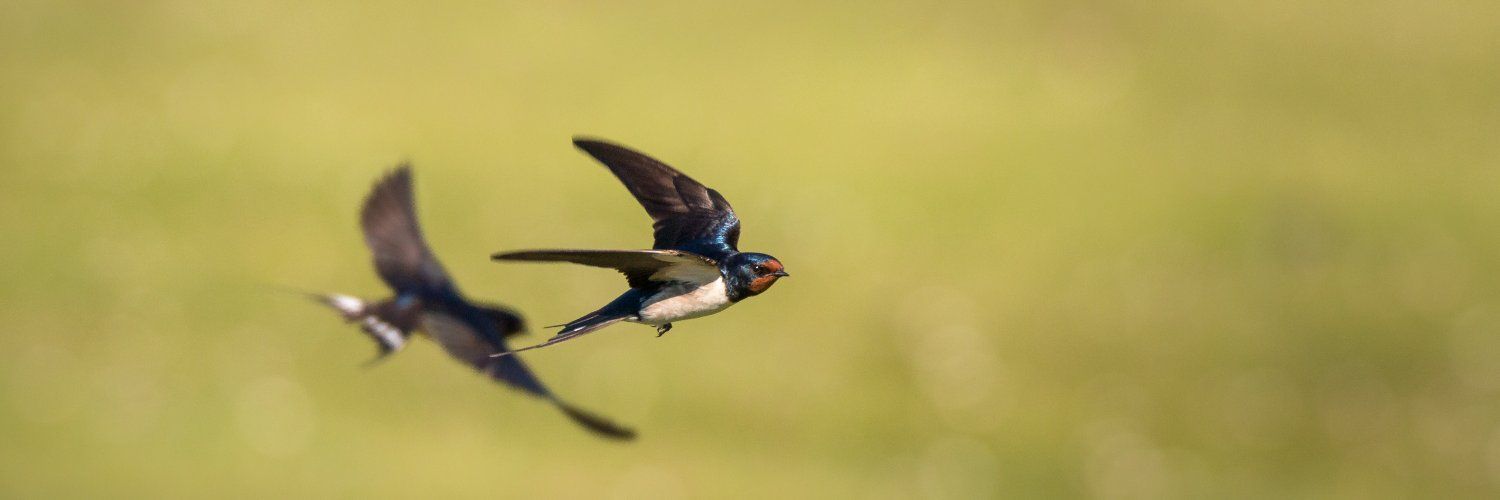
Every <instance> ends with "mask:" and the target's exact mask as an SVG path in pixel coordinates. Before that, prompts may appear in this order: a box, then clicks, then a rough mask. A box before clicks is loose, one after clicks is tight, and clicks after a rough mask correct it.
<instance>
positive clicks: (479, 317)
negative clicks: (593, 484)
mask: <svg viewBox="0 0 1500 500" xmlns="http://www.w3.org/2000/svg"><path fill="white" fill-rule="evenodd" d="M360 225H361V226H362V228H363V229H364V235H365V244H366V245H368V246H369V247H370V251H371V252H372V253H373V254H374V256H375V270H376V271H377V272H378V273H379V274H380V278H381V279H382V280H384V281H385V283H386V284H387V285H389V286H390V287H391V289H392V290H393V291H394V292H395V295H394V296H393V297H391V298H388V299H384V300H379V301H365V300H362V299H359V298H356V297H352V296H348V295H336V294H330V295H319V296H317V297H318V299H319V300H321V301H322V302H323V303H325V304H327V305H329V306H330V307H333V308H334V309H337V310H338V311H339V312H340V313H341V314H343V316H344V319H345V320H347V321H349V322H356V323H359V325H360V328H361V329H363V330H364V332H365V333H366V334H367V335H369V336H370V338H371V339H373V340H374V341H375V342H376V344H377V345H378V346H379V348H380V354H379V355H378V356H377V357H376V359H382V358H384V357H385V356H387V355H389V354H391V353H394V352H396V351H398V350H401V348H402V347H405V346H406V343H407V339H408V338H409V337H410V336H411V334H412V333H413V332H421V333H426V334H427V336H428V337H430V338H431V339H432V340H433V341H434V342H437V344H438V345H441V346H442V347H443V350H445V351H447V352H448V354H449V355H451V356H453V357H454V358H455V359H457V360H459V361H461V362H463V363H465V364H468V365H469V366H471V367H473V368H475V369H477V370H479V371H480V372H482V373H484V374H485V375H489V376H490V377H491V378H494V379H495V380H497V381H500V382H503V383H505V384H506V385H509V386H511V387H513V388H516V389H519V390H522V391H525V392H527V393H529V394H531V395H534V396H537V397H540V398H543V399H546V400H547V401H549V402H551V403H552V404H553V405H555V406H557V408H558V409H560V410H562V412H563V413H565V414H567V415H568V416H569V417H571V418H572V419H573V420H574V421H577V422H578V423H579V424H582V425H583V426H584V427H587V428H588V429H589V430H592V431H594V432H596V433H599V434H600V435H603V436H605V437H610V438H616V439H630V438H632V437H634V436H635V433H634V431H631V430H630V429H627V428H624V427H621V426H619V425H616V424H614V423H612V422H610V421H608V420H605V419H603V418H601V417H598V416H595V415H591V414H589V413H587V412H584V411H582V410H579V409H578V408H576V407H574V406H572V405H569V404H568V403H566V402H564V401H563V400H561V399H559V398H558V397H557V396H556V395H554V394H553V393H552V391H550V390H548V389H547V387H546V386H544V385H542V382H541V381H540V380H538V379H537V377H536V375H535V374H533V373H532V372H531V370H529V369H527V368H526V365H525V364H522V363H521V360H520V358H517V357H514V356H509V357H493V356H492V355H493V354H495V353H501V352H506V346H505V339H506V338H507V337H510V336H512V335H515V334H518V333H521V332H523V331H524V330H525V322H524V320H522V318H521V316H520V315H519V314H517V313H516V312H515V311H513V310H510V309H508V308H505V307H502V306H497V305H489V304H478V303H474V302H470V301H469V300H468V299H466V298H464V296H463V294H461V293H459V291H458V287H457V285H455V284H454V282H453V280H452V279H451V278H449V277H448V273H447V272H446V271H444V270H443V266H442V264H440V263H438V261H437V257H436V256H434V255H433V254H432V250H431V249H429V248H428V247H427V243H426V241H425V240H424V239H423V238H422V230H421V228H420V227H419V226H418V225H417V214H416V208H415V206H414V204H413V200H412V187H411V169H410V167H409V166H406V165H402V166H400V167H397V168H396V169H395V170H394V171H392V172H391V173H390V174H388V175H386V176H385V178H383V179H381V180H380V181H379V182H378V183H376V184H375V187H374V188H373V189H372V190H371V191H370V195H369V197H368V198H366V200H365V205H364V210H363V211H362V212H361V213H360Z"/></svg>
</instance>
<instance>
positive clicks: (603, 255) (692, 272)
mask: <svg viewBox="0 0 1500 500" xmlns="http://www.w3.org/2000/svg"><path fill="white" fill-rule="evenodd" d="M491 258H492V259H495V260H521V261H533V262H572V263H574V264H583V265H585V266H594V267H607V268H610V269H614V270H616V271H620V272H621V273H623V274H624V275H625V279H626V280H627V281H629V282H630V287H631V288H645V287H649V286H652V284H653V283H666V282H673V281H677V282H687V283H708V282H711V281H713V280H716V279H719V263H718V262H715V261H714V260H713V259H710V258H708V257H704V256H702V255H698V254H695V253H691V252H684V251H681V250H522V251H519V252H503V253H497V254H495V255H492V256H491Z"/></svg>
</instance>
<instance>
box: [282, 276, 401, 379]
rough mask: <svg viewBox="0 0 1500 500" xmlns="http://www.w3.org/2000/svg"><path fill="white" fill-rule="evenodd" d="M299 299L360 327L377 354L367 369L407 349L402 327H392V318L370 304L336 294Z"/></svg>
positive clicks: (308, 293)
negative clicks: (322, 306)
mask: <svg viewBox="0 0 1500 500" xmlns="http://www.w3.org/2000/svg"><path fill="white" fill-rule="evenodd" d="M300 293H301V294H302V295H304V296H306V297H307V298H309V299H311V300H313V301H314V302H318V303H321V304H323V305H326V306H328V307H331V308H333V309H334V310H335V311H338V313H339V315H341V316H343V317H344V321H348V322H350V323H359V329H360V330H361V331H363V332H364V333H365V336H367V337H369V338H370V340H372V341H374V342H375V347H376V348H377V352H376V354H375V358H374V359H371V360H370V361H368V362H366V363H365V365H366V366H369V365H372V364H375V363H377V362H379V361H381V360H384V359H385V357H386V356H390V355H391V354H395V353H396V351H400V350H401V349H402V348H403V347H406V338H407V337H408V336H409V335H410V334H409V332H407V331H406V330H405V329H403V328H402V327H401V326H399V325H397V324H395V322H393V321H392V320H391V318H386V317H383V316H382V315H381V311H380V304H378V303H370V302H367V301H365V300H364V299H360V298H358V297H353V296H349V295H343V294H337V293H328V294H325V293H316V292H300Z"/></svg>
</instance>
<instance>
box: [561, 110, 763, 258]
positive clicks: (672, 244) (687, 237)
mask: <svg viewBox="0 0 1500 500" xmlns="http://www.w3.org/2000/svg"><path fill="white" fill-rule="evenodd" d="M573 145H574V146H577V147H578V148H579V149H582V150H583V151H584V152H586V153H588V154H589V155H590V156H593V157H594V159H596V160H599V162H600V163H603V164H604V166H606V167H609V170H610V172H613V173H614V174H615V177H618V178H619V179H620V182H622V183H624V184H625V188H626V189H628V190H630V194H632V195H634V196H635V199H636V201H639V202H640V204H641V207H644V208H645V209H646V213H648V214H650V215H651V220H652V221H653V222H654V224H653V226H652V227H653V228H654V229H655V233H656V242H655V244H654V245H653V246H652V248H656V249H679V250H689V251H694V252H697V253H701V254H704V255H708V256H710V257H721V256H722V255H723V254H727V253H732V252H733V251H734V250H735V247H736V246H737V245H739V239H740V219H739V218H738V217H736V216H735V214H734V208H732V207H730V206H729V201H728V200H725V199H724V197H723V196H722V195H720V194H719V192H718V191H714V190H713V189H709V188H707V187H705V186H704V185H703V184H701V183H699V182H698V181H695V180H693V178H691V177H688V176H687V175H684V174H683V173H682V172H678V171H677V169H674V168H672V167H670V166H668V165H667V164H665V163H662V162H660V161H657V160H656V159H655V158H652V157H650V156H646V155H645V154H642V153H640V152H637V151H634V150H631V149H629V148H626V147H624V146H620V145H617V144H611V143H608V142H603V141H598V140H593V139H584V138H575V139H574V140H573Z"/></svg>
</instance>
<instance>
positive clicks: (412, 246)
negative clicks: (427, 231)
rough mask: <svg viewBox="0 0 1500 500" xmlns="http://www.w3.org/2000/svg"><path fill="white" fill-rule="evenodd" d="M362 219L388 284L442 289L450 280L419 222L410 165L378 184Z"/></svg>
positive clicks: (361, 222)
mask: <svg viewBox="0 0 1500 500" xmlns="http://www.w3.org/2000/svg"><path fill="white" fill-rule="evenodd" d="M359 219H360V226H361V227H362V228H363V229H364V233H365V244H366V245H368V246H369V247H370V252H371V253H373V254H374V256H375V270H376V272H378V273H379V274H380V278H381V279H382V280H385V282H386V284H388V285H390V286H391V287H392V288H395V289H397V290H410V289H412V288H423V289H436V288H442V287H444V286H446V285H447V284H448V283H449V278H448V274H447V272H445V271H443V266H442V264H440V263H438V261H437V257H436V256H434V255H433V254H432V250H431V249H429V248H428V247H427V242H426V240H424V239H423V238H422V229H421V226H419V225H418V224H417V213H416V205H415V203H414V201H413V199H412V187H411V167H410V166H409V165H401V166H399V167H396V169H395V170H393V171H391V172H390V173H389V174H387V175H386V176H385V177H384V178H382V179H381V180H380V181H379V182H377V183H376V184H375V187H374V188H372V189H371V190H370V195H369V197H368V198H366V199H365V206H364V210H362V211H361V212H360V217H359Z"/></svg>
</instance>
